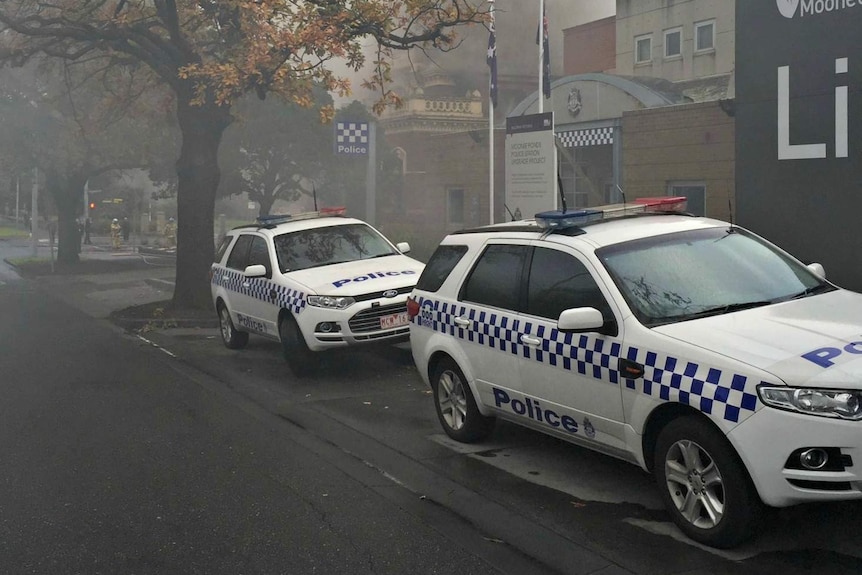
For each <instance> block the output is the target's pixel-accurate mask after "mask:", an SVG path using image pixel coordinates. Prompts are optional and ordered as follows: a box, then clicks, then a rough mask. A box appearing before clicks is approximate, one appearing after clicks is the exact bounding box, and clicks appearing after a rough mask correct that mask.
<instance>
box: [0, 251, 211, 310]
mask: <svg viewBox="0 0 862 575" xmlns="http://www.w3.org/2000/svg"><path fill="white" fill-rule="evenodd" d="M36 251H37V253H36V257H35V259H38V260H41V261H43V262H44V261H45V260H47V261H50V258H51V249H50V246H49V245H48V244H47V242H45V241H44V240H43V241H41V242H39V244H38V245H37V250H36ZM55 257H56V252H55ZM0 258H2V259H3V260H5V262H6V264H7V265H9V266H10V267H11V268H12V269H14V270H16V271H18V273H19V274H20V275H22V276H25V277H27V278H28V279H30V280H31V281H37V282H38V283H39V285H40V286H41V287H43V288H46V289H47V290H48V291H50V292H51V293H52V294H53V295H55V296H57V297H58V298H59V299H61V300H63V301H65V302H66V303H68V304H70V305H72V306H73V307H75V308H77V309H79V310H81V311H83V312H84V313H86V314H87V315H90V316H92V317H95V318H102V319H107V318H110V316H111V314H112V313H114V312H117V311H120V310H123V309H126V308H129V307H133V306H139V305H143V304H149V303H154V302H159V301H166V300H169V299H170V298H171V297H172V296H173V290H174V278H175V275H176V259H175V254H174V253H173V252H170V251H167V250H154V249H146V248H143V247H138V246H123V247H121V248H120V249H117V250H114V249H112V248H111V247H110V239H109V238H93V244H92V245H84V246H81V254H80V258H81V260H82V264H83V265H82V266H81V270H80V272H77V271H73V272H71V273H70V272H64V273H54V274H52V273H42V272H38V273H37V275H33V272H32V271H31V270H28V269H25V268H24V265H22V266H21V268H16V267H15V266H14V265H12V264H14V262H16V261H19V262H20V261H21V260H30V259H33V250H32V244H31V243H30V240H29V239H10V240H4V241H0ZM47 269H48V270H49V271H50V268H47ZM213 321H215V314H213Z"/></svg>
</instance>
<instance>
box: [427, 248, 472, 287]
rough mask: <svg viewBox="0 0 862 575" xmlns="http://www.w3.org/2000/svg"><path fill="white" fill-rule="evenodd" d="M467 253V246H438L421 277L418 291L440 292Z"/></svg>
mask: <svg viewBox="0 0 862 575" xmlns="http://www.w3.org/2000/svg"><path fill="white" fill-rule="evenodd" d="M466 253H467V246H452V245H447V246H438V247H437V249H436V250H435V251H434V253H433V254H432V255H431V259H430V260H428V263H427V264H426V265H425V270H424V271H423V272H422V275H421V276H419V281H418V282H417V283H416V289H420V290H423V291H431V292H435V291H437V290H439V289H440V286H442V285H443V282H445V281H446V278H448V277H449V274H450V273H452V270H453V269H455V266H456V265H458V262H459V261H461V258H463V257H464V254H466Z"/></svg>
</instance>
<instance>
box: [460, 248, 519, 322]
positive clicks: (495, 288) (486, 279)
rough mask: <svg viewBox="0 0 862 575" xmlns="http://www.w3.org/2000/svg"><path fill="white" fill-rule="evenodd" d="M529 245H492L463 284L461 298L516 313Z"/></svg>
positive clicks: (480, 257)
mask: <svg viewBox="0 0 862 575" xmlns="http://www.w3.org/2000/svg"><path fill="white" fill-rule="evenodd" d="M528 252H529V247H528V246H518V245H508V244H506V245H503V244H493V245H490V246H488V247H487V248H486V249H485V251H484V252H483V253H482V255H481V256H479V260H478V261H477V262H476V265H475V267H474V268H473V271H472V272H470V276H469V277H468V278H467V281H466V282H465V283H464V287H463V288H462V290H461V297H460V299H461V300H463V301H469V302H473V303H478V304H482V305H488V306H493V307H499V308H503V309H510V310H516V309H517V307H518V301H519V298H520V294H521V277H522V274H523V269H524V263H525V262H526V259H527V253H528Z"/></svg>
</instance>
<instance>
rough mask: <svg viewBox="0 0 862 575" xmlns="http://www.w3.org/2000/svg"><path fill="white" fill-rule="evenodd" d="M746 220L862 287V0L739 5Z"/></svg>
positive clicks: (740, 196) (838, 278) (739, 178)
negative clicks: (861, 237) (861, 248)
mask: <svg viewBox="0 0 862 575" xmlns="http://www.w3.org/2000/svg"><path fill="white" fill-rule="evenodd" d="M735 22H736V78H735V82H736V99H735V119H736V154H735V155H736V200H737V201H736V212H737V213H736V217H737V221H738V222H739V223H740V224H741V225H743V226H745V227H748V228H751V229H752V230H754V231H755V232H757V233H759V234H761V235H763V236H765V237H766V238H767V239H769V240H771V241H774V242H776V243H777V244H779V245H781V246H782V247H783V248H786V249H787V250H788V251H790V252H791V253H792V254H793V255H795V256H797V257H798V258H800V259H801V260H803V261H805V262H806V263H807V262H814V261H817V262H820V263H822V264H823V265H824V267H825V268H826V274H827V277H829V278H830V279H832V280H833V281H835V282H836V283H838V284H839V285H841V286H843V287H846V288H850V289H854V290H862V267H860V266H859V263H858V261H859V257H858V250H856V249H855V246H856V245H857V244H858V237H857V232H856V230H858V229H859V223H858V220H859V213H860V211H862V193H860V189H862V188H860V183H862V56H860V54H862V35H860V33H859V31H860V30H862V2H860V1H858V0H771V1H764V2H752V1H751V0H737V2H736V18H735Z"/></svg>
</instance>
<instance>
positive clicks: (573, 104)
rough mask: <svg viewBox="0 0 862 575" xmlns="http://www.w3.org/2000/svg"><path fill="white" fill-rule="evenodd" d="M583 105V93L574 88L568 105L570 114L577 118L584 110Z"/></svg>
mask: <svg viewBox="0 0 862 575" xmlns="http://www.w3.org/2000/svg"><path fill="white" fill-rule="evenodd" d="M583 107H584V106H583V104H582V103H581V91H580V90H578V89H577V88H572V89H571V90H569V100H568V103H567V104H566V108H567V109H568V110H569V114H571V115H572V117H575V116H577V115H578V114H580V113H581V109H582V108H583Z"/></svg>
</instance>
